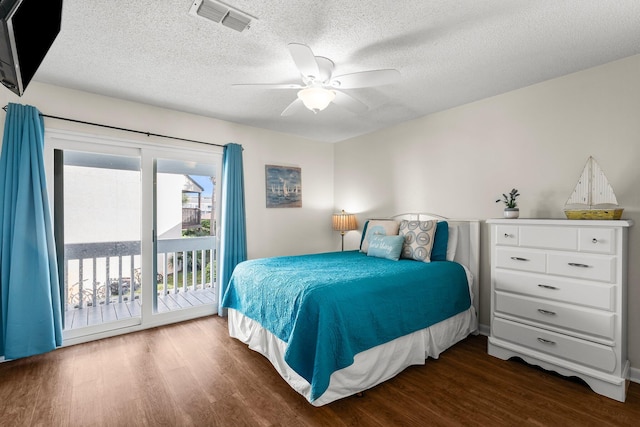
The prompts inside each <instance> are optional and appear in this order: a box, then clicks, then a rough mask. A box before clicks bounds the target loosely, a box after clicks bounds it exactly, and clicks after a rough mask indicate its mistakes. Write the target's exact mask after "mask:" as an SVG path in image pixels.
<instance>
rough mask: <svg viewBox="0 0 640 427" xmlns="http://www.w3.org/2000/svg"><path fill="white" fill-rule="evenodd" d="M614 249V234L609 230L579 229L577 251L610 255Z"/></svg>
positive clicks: (613, 231)
mask: <svg viewBox="0 0 640 427" xmlns="http://www.w3.org/2000/svg"><path fill="white" fill-rule="evenodd" d="M615 248H616V233H615V230H613V229H611V228H581V229H580V231H579V232H578V250H579V251H580V252H593V253H598V254H612V253H614V252H615Z"/></svg>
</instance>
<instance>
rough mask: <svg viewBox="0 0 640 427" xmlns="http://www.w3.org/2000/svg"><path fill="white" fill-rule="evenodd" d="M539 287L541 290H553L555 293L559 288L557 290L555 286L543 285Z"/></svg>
mask: <svg viewBox="0 0 640 427" xmlns="http://www.w3.org/2000/svg"><path fill="white" fill-rule="evenodd" d="M538 286H539V287H541V288H544V289H552V290H554V291H555V290H558V288H556V287H555V286H550V285H542V284H539V285H538Z"/></svg>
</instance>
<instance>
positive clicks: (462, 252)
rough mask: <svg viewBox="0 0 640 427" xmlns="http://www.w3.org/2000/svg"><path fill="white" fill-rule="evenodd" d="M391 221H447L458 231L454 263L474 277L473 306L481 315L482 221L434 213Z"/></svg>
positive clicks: (396, 216)
mask: <svg viewBox="0 0 640 427" xmlns="http://www.w3.org/2000/svg"><path fill="white" fill-rule="evenodd" d="M391 219H395V220H396V221H401V220H403V219H406V220H413V221H428V220H433V219H436V220H438V221H447V223H448V224H449V227H456V228H457V229H458V245H457V247H456V254H455V257H454V261H456V262H459V263H460V264H462V265H464V266H465V267H467V268H468V269H469V271H470V272H471V275H472V277H473V283H472V284H471V289H472V290H473V306H474V307H475V309H476V314H478V313H480V311H479V310H480V303H479V301H480V220H477V219H451V218H446V217H443V216H440V215H436V214H432V213H404V214H398V215H393V216H391Z"/></svg>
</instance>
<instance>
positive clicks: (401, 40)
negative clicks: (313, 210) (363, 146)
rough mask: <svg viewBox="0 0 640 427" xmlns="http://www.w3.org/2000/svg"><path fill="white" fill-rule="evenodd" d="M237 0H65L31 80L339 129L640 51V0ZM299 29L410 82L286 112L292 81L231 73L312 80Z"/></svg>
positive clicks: (263, 124) (350, 68) (328, 133)
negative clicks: (213, 7) (302, 62)
mask: <svg viewBox="0 0 640 427" xmlns="http://www.w3.org/2000/svg"><path fill="white" fill-rule="evenodd" d="M226 3H227V4H230V5H231V6H233V7H235V8H237V9H240V10H241V11H243V12H246V13H247V14H249V15H252V16H254V17H256V18H257V20H255V21H254V22H253V23H252V25H251V28H250V29H248V30H245V31H243V32H238V31H235V30H232V29H230V28H228V27H225V26H223V25H220V24H216V23H214V22H211V21H208V20H205V19H203V18H200V17H194V16H193V15H190V14H189V9H190V7H191V5H192V1H191V0H137V1H126V2H125V1H122V0H116V1H113V0H92V1H86V0H64V10H63V19H62V29H61V32H60V34H59V36H58V38H57V39H56V41H55V43H54V44H53V46H52V47H51V50H50V51H49V53H48V55H47V56H46V58H45V60H44V62H43V63H42V65H41V67H40V69H39V70H38V72H37V73H36V75H35V77H34V80H37V81H40V82H44V83H49V84H54V85H58V86H63V87H68V88H73V89H79V90H83V91H87V92H92V93H97V94H102V95H107V96H112V97H116V98H122V99H127V100H131V101H137V102H142V103H146V104H151V105H156V106H160V107H164V108H169V109H174V110H179V111H184V112H188V113H194V114H200V115H203V116H208V117H215V118H218V119H222V120H227V121H231V122H237V123H242V124H246V125H250V126H255V127H260V128H266V129H272V130H276V131H280V132H285V133H291V134H295V135H300V136H304V137H307V138H310V139H313V140H318V141H326V142H336V141H340V140H343V139H346V138H350V137H353V136H357V135H361V134H365V133H369V132H372V131H375V130H378V129H382V128H385V127H389V126H392V125H395V124H397V123H400V122H404V121H407V120H411V119H413V118H416V117H420V116H424V115H427V114H430V113H433V112H437V111H441V110H445V109H448V108H451V107H454V106H457V105H461V104H465V103H468V102H472V101H474V100H478V99H482V98H486V97H489V96H493V95H496V94H500V93H504V92H506V91H510V90H513V89H517V88H520V87H524V86H528V85H531V84H534V83H537V82H540V81H544V80H547V79H551V78H554V77H558V76H562V75H565V74H568V73H572V72H575V71H579V70H582V69H586V68H589V67H593V66H596V65H600V64H604V63H606V62H610V61H613V60H616V59H620V58H624V57H627V56H631V55H635V54H639V53H640V1H638V0H615V1H602V0H562V1H558V0H509V1H507V0H465V1H455V0H414V1H398V0H370V1H363V0H323V1H317V0H313V1H310V0H295V1H291V0H274V1H255V0H254V1H251V0H228V1H227V2H226ZM292 42H296V43H302V44H306V45H308V46H309V47H310V48H311V49H312V50H313V52H314V54H315V55H318V56H325V57H328V58H330V59H332V60H333V61H334V62H335V64H336V67H335V71H334V74H336V75H337V74H345V73H352V72H358V71H366V70H371V69H382V68H395V69H397V70H399V71H400V73H401V78H400V81H399V82H398V83H395V84H392V85H386V86H379V87H375V88H362V89H351V90H348V91H347V92H348V93H349V94H350V95H352V96H353V97H355V98H357V99H358V100H360V101H362V102H364V103H365V104H367V105H368V106H369V110H368V111H367V112H365V113H362V114H359V115H357V114H353V113H351V112H349V111H347V110H344V109H342V108H341V107H339V106H338V105H330V106H329V107H328V108H327V109H326V110H324V111H322V112H320V113H318V114H313V113H312V112H311V111H308V110H304V111H300V112H299V113H297V114H294V115H292V116H288V117H281V116H280V113H281V112H282V110H284V109H285V108H286V107H287V106H288V105H289V103H291V102H292V101H293V100H294V99H295V98H296V91H295V90H290V89H285V90H267V89H257V88H251V89H247V88H238V87H233V86H232V85H233V84H234V83H289V82H294V83H301V79H300V74H299V72H298V70H297V68H296V67H295V64H294V62H293V60H292V59H291V56H290V54H289V51H288V48H287V44H288V43H292ZM638 78H639V80H640V75H639V76H638ZM639 84H640V83H639ZM28 90H29V89H28V88H27V91H28Z"/></svg>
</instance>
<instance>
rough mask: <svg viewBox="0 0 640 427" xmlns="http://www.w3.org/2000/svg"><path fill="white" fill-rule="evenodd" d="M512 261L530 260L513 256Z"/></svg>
mask: <svg viewBox="0 0 640 427" xmlns="http://www.w3.org/2000/svg"><path fill="white" fill-rule="evenodd" d="M511 259H512V260H514V261H529V260H528V259H526V258H522V257H519V256H512V257H511Z"/></svg>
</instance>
